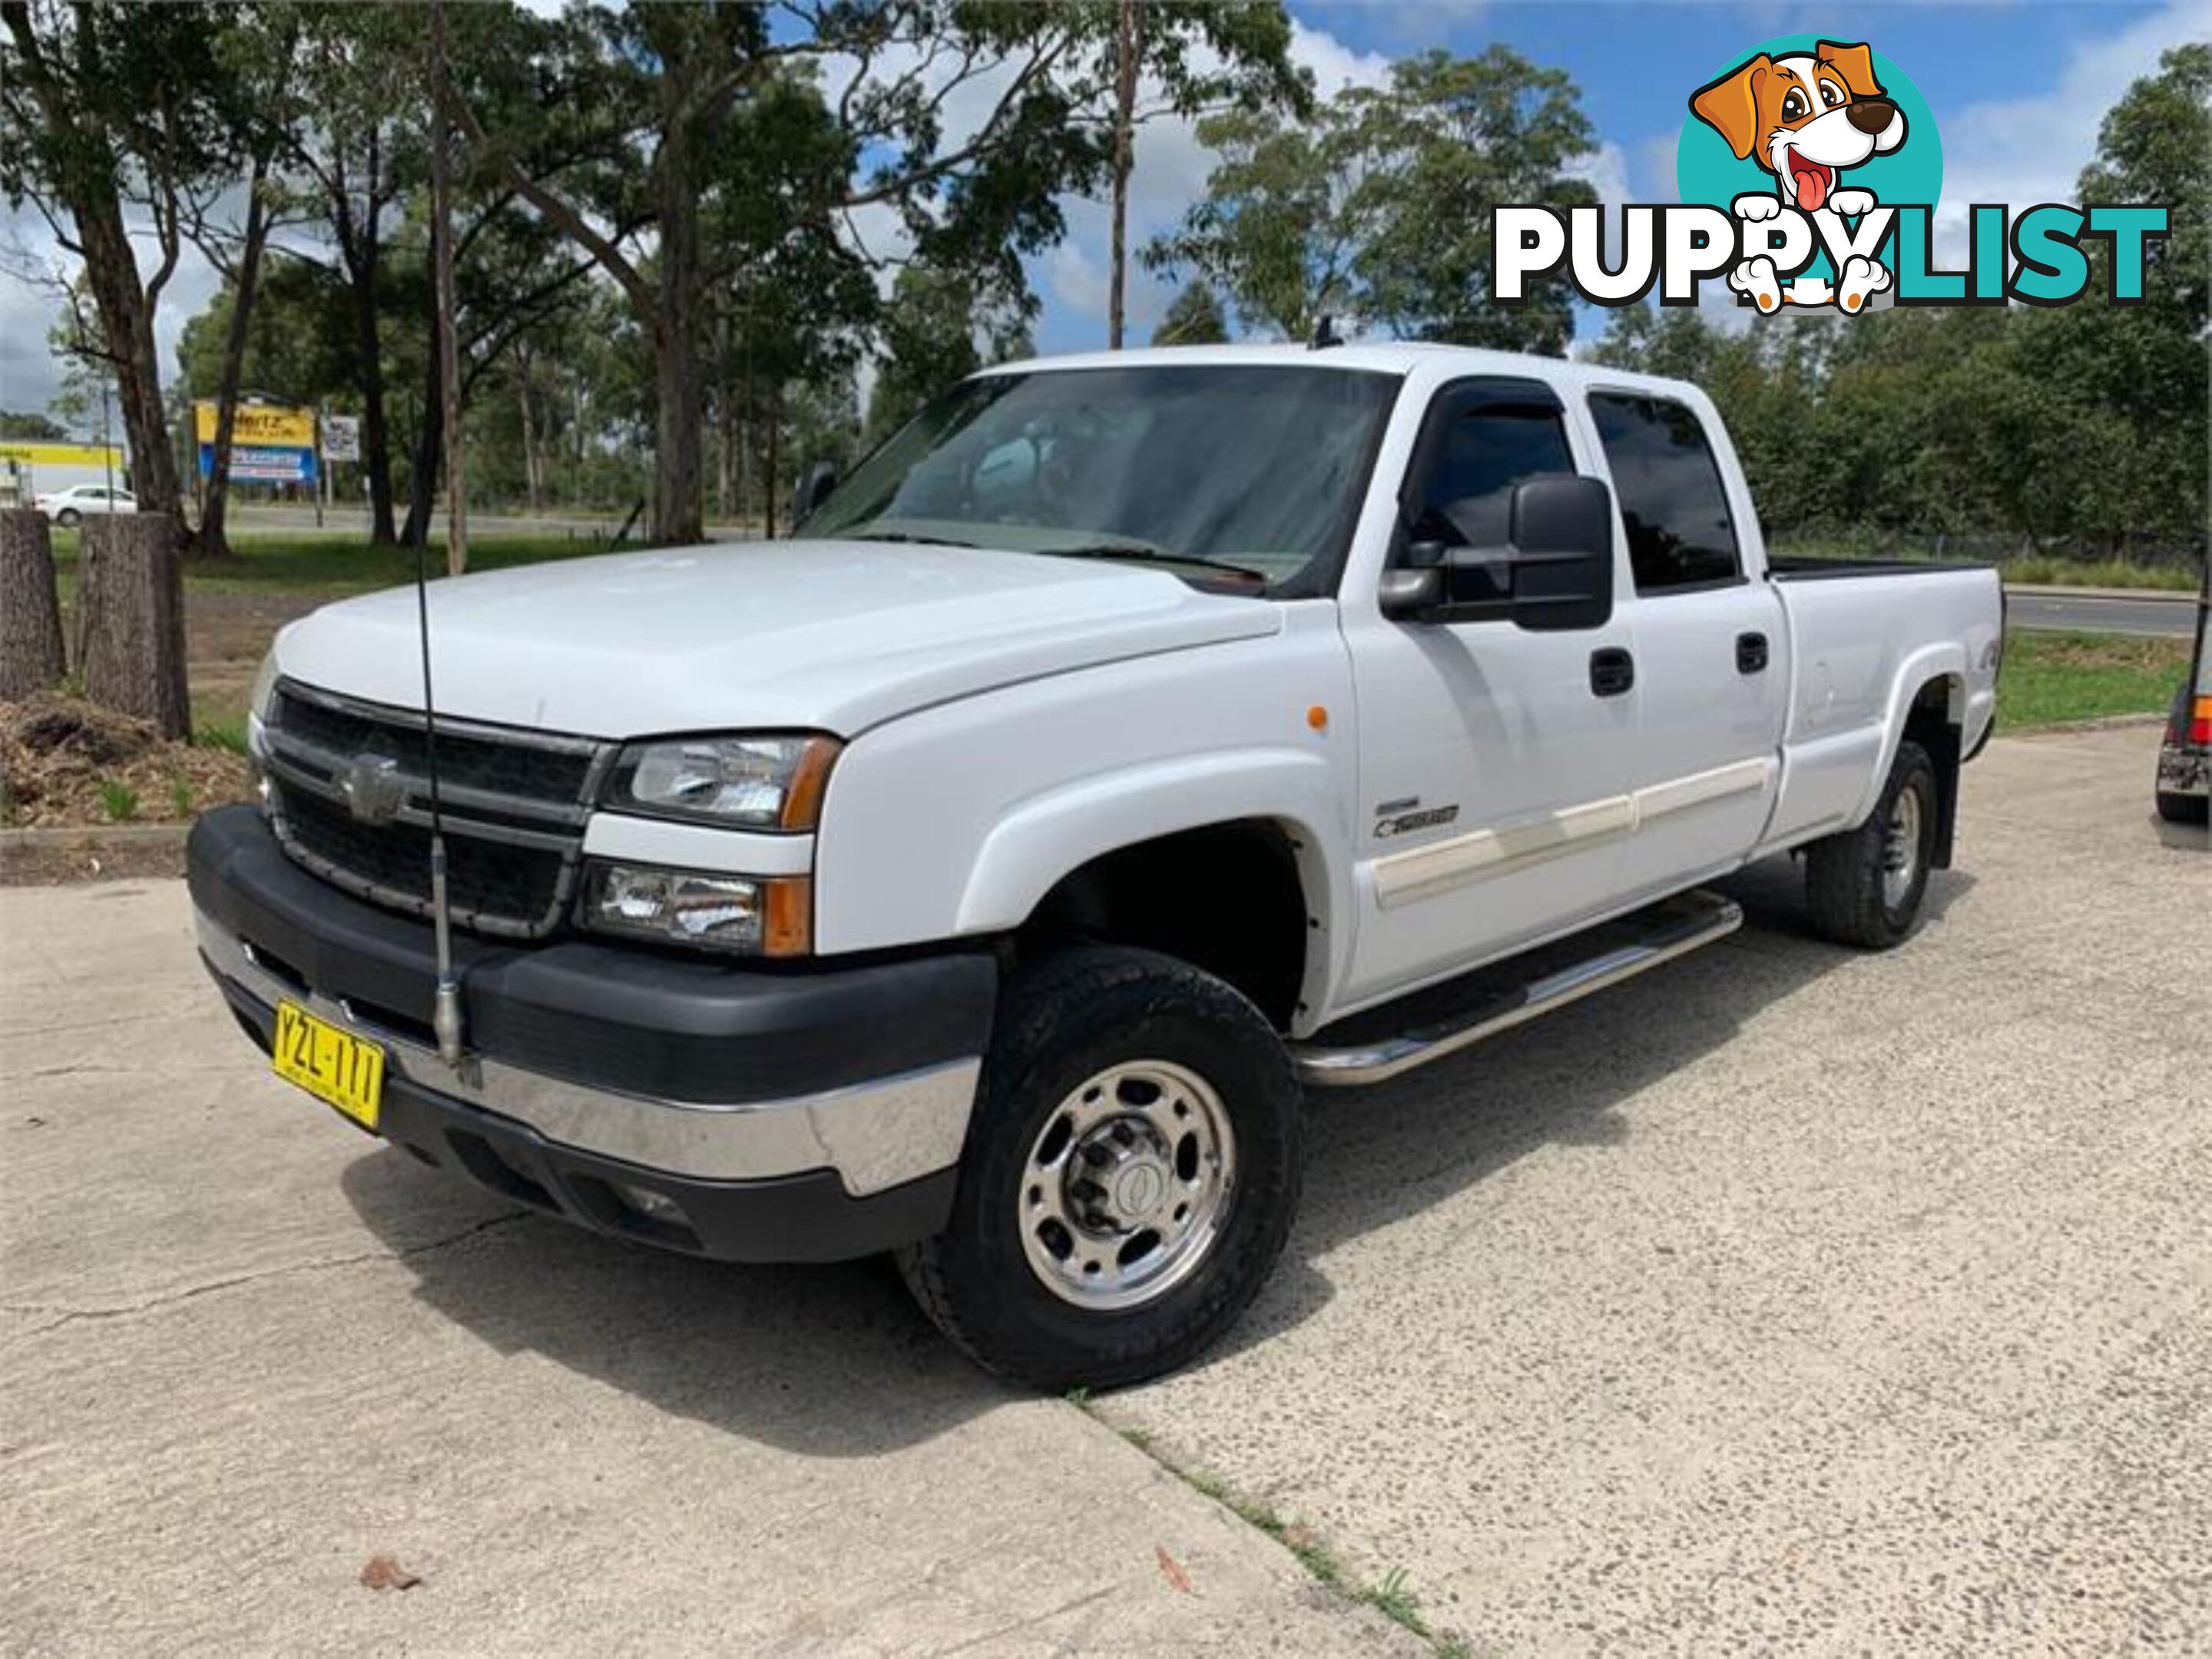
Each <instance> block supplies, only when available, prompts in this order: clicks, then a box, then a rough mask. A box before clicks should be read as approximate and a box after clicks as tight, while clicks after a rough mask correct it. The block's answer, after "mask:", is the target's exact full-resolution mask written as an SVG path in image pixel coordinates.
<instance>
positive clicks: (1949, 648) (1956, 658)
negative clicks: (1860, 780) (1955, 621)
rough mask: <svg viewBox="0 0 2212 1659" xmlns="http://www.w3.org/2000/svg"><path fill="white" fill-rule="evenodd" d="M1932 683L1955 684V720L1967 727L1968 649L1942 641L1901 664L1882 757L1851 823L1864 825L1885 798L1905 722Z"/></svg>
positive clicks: (1883, 734)
mask: <svg viewBox="0 0 2212 1659" xmlns="http://www.w3.org/2000/svg"><path fill="white" fill-rule="evenodd" d="M1930 680H1948V681H1950V682H1951V683H1952V690H1951V710H1950V712H1951V718H1952V720H1954V722H1955V723H1957V724H1958V725H1960V726H1964V725H1965V723H1966V702H1965V699H1966V647H1965V646H1963V645H1960V644H1956V643H1954V642H1952V641H1937V642H1936V643H1935V644H1932V645H1927V646H1923V647H1921V648H1920V649H1919V650H1917V651H1916V652H1914V653H1912V654H1911V656H1909V657H1907V658H1905V659H1904V660H1903V661H1902V662H1900V663H1899V664H1898V665H1897V671H1896V673H1895V675H1894V676H1893V678H1891V681H1890V686H1889V706H1888V709H1887V713H1886V714H1884V715H1883V717H1882V728H1881V760H1880V762H1879V763H1877V764H1876V765H1875V769H1874V776H1873V777H1872V778H1871V779H1869V781H1868V782H1867V787H1866V791H1865V793H1863V795H1861V796H1860V798H1859V804H1858V805H1857V808H1856V809H1855V810H1854V811H1853V812H1852V813H1851V817H1850V822H1851V823H1852V824H1854V825H1857V824H1862V823H1865V822H1866V821H1867V815H1868V814H1869V813H1870V812H1872V811H1874V809H1875V802H1877V801H1879V800H1880V799H1881V791H1882V786H1883V785H1884V784H1886V783H1887V782H1888V781H1889V769H1890V768H1891V767H1893V766H1894V765H1896V764H1897V750H1898V747H1899V744H1902V743H1903V742H1904V741H1905V720H1906V717H1907V716H1908V715H1910V714H1911V712H1912V703H1913V700H1914V699H1915V698H1916V697H1917V696H1919V695H1920V689H1921V687H1923V686H1924V685H1926V684H1928V683H1929V681H1930Z"/></svg>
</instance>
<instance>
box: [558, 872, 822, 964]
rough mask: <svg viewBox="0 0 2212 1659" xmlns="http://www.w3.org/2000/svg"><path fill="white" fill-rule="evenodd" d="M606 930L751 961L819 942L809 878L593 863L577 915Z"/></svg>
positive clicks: (795, 953)
mask: <svg viewBox="0 0 2212 1659" xmlns="http://www.w3.org/2000/svg"><path fill="white" fill-rule="evenodd" d="M580 920H581V921H582V922H583V925H584V926H585V927H588V928H591V929H592V930H593V931H594V932H597V933H623V934H627V935H629V937H631V938H633V939H657V940H659V942H660V943H662V944H664V945H692V946H696V947H697V948H699V949H702V950H708V951H737V952H740V953H742V954H744V955H747V956H762V957H803V956H805V954H806V953H807V951H809V950H811V948H812V946H813V943H814V893H813V884H812V883H811V881H810V880H809V879H808V878H806V877H805V876H775V877H753V876H726V875H723V874H721V873H720V872H717V871H712V870H671V869H668V868H665V866H659V865H653V864H615V863H610V862H606V861H603V860H596V859H595V860H591V861H590V862H588V863H586V865H585V866H584V899H583V908H582V911H581V914H580Z"/></svg>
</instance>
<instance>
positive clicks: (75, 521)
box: [54, 507, 84, 530]
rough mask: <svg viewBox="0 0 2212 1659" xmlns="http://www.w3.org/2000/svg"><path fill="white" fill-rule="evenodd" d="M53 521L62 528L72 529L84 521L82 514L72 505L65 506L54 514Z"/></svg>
mask: <svg viewBox="0 0 2212 1659" xmlns="http://www.w3.org/2000/svg"><path fill="white" fill-rule="evenodd" d="M54 522H55V523H56V524H58V525H59V526H61V527H62V528H63V529H64V530H74V529H76V527H77V526H79V525H80V524H82V523H83V522H84V514H83V513H80V512H78V511H77V510H76V508H75V507H64V508H63V509H62V510H61V511H60V512H59V513H56V514H55V515H54Z"/></svg>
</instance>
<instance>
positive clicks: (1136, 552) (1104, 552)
mask: <svg viewBox="0 0 2212 1659" xmlns="http://www.w3.org/2000/svg"><path fill="white" fill-rule="evenodd" d="M1037 551H1038V552H1040V553H1047V554H1049V555H1051V556H1053V557H1054V558H1055V559H1133V560H1137V561H1139V562H1143V563H1147V564H1188V565H1196V566H1199V567H1200V568H1202V569H1206V570H1218V571H1220V572H1221V573H1222V574H1224V575H1225V576H1242V577H1243V578H1244V579H1245V580H1247V581H1255V582H1260V583H1262V584H1264V583H1266V582H1267V581H1268V580H1271V579H1270V577H1269V576H1268V574H1267V572H1266V571H1264V570H1255V569H1253V568H1251V567H1250V566H1249V565H1242V564H1231V563H1230V562H1228V561H1227V560H1225V559H1209V558H1206V557H1204V556H1201V555H1200V554H1196V553H1172V552H1170V551H1169V550H1167V549H1166V548H1164V547H1155V546H1153V545H1152V544H1151V543H1150V542H1085V543H1083V544H1081V545H1080V546H1077V547H1041V548H1039V549H1038V550H1037Z"/></svg>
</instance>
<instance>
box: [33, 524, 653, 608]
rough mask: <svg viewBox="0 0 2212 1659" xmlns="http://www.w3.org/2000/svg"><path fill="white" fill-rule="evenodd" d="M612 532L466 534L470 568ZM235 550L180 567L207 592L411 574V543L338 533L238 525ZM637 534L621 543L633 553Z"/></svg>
mask: <svg viewBox="0 0 2212 1659" xmlns="http://www.w3.org/2000/svg"><path fill="white" fill-rule="evenodd" d="M609 540H610V532H587V531H581V530H579V531H574V532H553V533H550V534H539V535H502V534H498V533H494V534H490V535H483V536H471V538H469V568H470V569H471V570H498V569H501V568H503V567H505V566H507V565H515V564H538V563H542V562H544V561H546V560H548V559H574V558H582V557H586V556H589V555H592V554H594V553H605V552H606V551H607V550H608V543H609ZM230 541H231V548H232V550H233V551H234V553H235V554H236V555H237V556H236V557H235V558H234V559H231V560H228V561H227V562H222V563H218V564H210V563H204V562H193V563H190V564H187V565H186V566H185V586H186V587H187V588H191V589H194V590H197V591H198V592H205V593H270V594H276V593H297V594H308V595H315V596H325V595H329V596H335V595H337V594H340V593H359V592H373V591H374V590H375V589H377V588H380V587H397V586H399V585H400V584H402V583H403V582H411V581H413V580H415V552H414V550H413V549H412V548H401V547H372V546H370V545H369V544H368V543H367V542H365V541H363V540H362V539H361V538H359V537H357V536H353V535H349V534H347V533H345V532H313V531H309V532H297V531H257V530H247V531H241V532H238V533H237V534H235V535H234V536H233V537H232V538H230ZM640 545H641V544H640V543H639V542H638V540H637V539H636V538H635V536H633V537H632V538H631V539H630V540H629V542H627V543H625V544H623V548H624V550H629V551H635V550H637V549H638V547H639V546H640ZM76 558H77V537H76V532H74V531H69V530H58V531H56V532H54V564H55V566H56V568H57V569H58V571H59V572H60V575H61V580H62V583H63V585H64V588H67V587H68V586H70V585H71V584H73V583H74V582H75V580H76ZM429 568H430V573H431V574H433V575H434V576H435V575H443V574H445V570H446V544H445V539H444V538H442V537H433V538H431V541H430V550H429Z"/></svg>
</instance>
